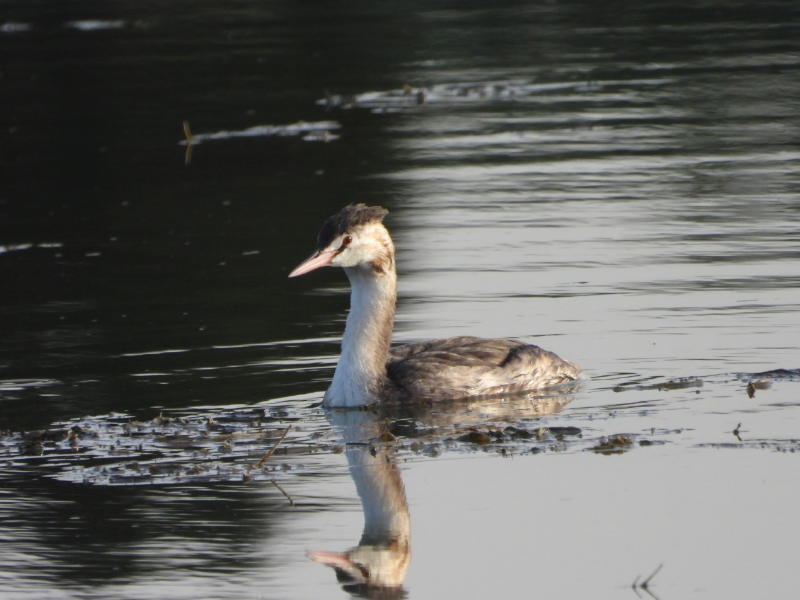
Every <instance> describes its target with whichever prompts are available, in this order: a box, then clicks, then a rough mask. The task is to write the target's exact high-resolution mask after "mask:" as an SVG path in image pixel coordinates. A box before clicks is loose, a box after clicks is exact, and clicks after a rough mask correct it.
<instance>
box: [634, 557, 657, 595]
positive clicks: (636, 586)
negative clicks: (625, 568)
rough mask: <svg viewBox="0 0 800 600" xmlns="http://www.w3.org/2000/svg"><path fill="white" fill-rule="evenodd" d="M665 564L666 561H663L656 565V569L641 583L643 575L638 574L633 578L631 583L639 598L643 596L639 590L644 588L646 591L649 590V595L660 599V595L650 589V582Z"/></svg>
mask: <svg viewBox="0 0 800 600" xmlns="http://www.w3.org/2000/svg"><path fill="white" fill-rule="evenodd" d="M663 566H664V563H661V564H660V565H658V567H656V570H655V571H653V572H652V573H651V574H650V577H648V578H647V579H645V580H644V581H642V582H641V583H639V579H641V575H637V576H636V579H634V580H633V584H631V589H632V590H633V591H634V592H635V593H636V595H637V596H638V597H639V598H641V597H642V596H641V594H639V590H644V591H645V592H647V594H648V595H649V596H651V597H653V598H655V599H656V600H658V597H657V596H656V595H655V594H654V593H653V592H651V591H650V582H651V581H652V579H653V577H655V576H656V575H657V574H658V572H659V571H660V570H661V568H662V567H663Z"/></svg>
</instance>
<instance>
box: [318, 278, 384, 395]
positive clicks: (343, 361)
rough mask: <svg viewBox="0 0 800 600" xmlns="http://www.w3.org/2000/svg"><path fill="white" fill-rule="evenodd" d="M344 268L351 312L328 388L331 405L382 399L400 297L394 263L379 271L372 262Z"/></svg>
mask: <svg viewBox="0 0 800 600" xmlns="http://www.w3.org/2000/svg"><path fill="white" fill-rule="evenodd" d="M344 270H345V273H347V277H348V278H349V279H350V286H351V287H352V292H351V295H350V314H348V315H347V325H346V326H345V330H344V336H343V338H342V354H341V356H340V357H339V362H338V364H337V365H336V372H335V373H334V375H333V381H332V382H331V386H330V388H328V391H327V392H325V399H324V404H325V406H327V407H330V408H350V407H359V406H369V405H370V404H374V403H375V402H377V401H378V400H379V399H380V392H381V390H382V389H383V388H384V386H385V384H386V358H387V356H388V354H389V343H390V341H391V337H392V326H393V325H394V308H395V301H396V300H397V276H396V274H395V270H394V265H392V268H390V269H387V270H385V271H380V272H376V271H375V270H374V269H373V267H372V265H369V264H362V265H358V266H355V267H345V269H344Z"/></svg>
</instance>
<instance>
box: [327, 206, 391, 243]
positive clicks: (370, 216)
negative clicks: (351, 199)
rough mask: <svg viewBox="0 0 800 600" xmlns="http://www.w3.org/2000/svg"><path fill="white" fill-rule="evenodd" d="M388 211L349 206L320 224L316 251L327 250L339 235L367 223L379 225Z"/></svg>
mask: <svg viewBox="0 0 800 600" xmlns="http://www.w3.org/2000/svg"><path fill="white" fill-rule="evenodd" d="M388 214H389V211H388V210H386V209H385V208H383V207H382V206H367V205H366V204H350V205H349V206H345V207H344V208H343V209H342V210H340V211H339V212H337V213H336V214H335V215H333V216H332V217H330V218H329V219H328V220H327V221H325V223H323V224H322V229H320V230H319V235H318V236H317V250H318V251H319V250H322V249H324V248H327V247H328V245H329V244H330V243H331V242H332V241H333V240H335V239H336V238H337V237H339V236H340V235H343V234H345V233H347V232H348V231H353V230H354V229H355V228H357V227H361V226H362V225H366V224H367V223H380V222H381V221H383V218H384V217H385V216H386V215H388Z"/></svg>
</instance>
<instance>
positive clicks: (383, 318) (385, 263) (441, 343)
mask: <svg viewBox="0 0 800 600" xmlns="http://www.w3.org/2000/svg"><path fill="white" fill-rule="evenodd" d="M387 212H388V211H387V210H386V209H384V208H381V207H379V206H365V205H363V204H356V205H351V206H346V207H345V208H343V209H342V210H340V211H339V212H338V213H336V214H335V215H333V216H332V217H331V218H329V219H328V220H327V221H325V223H324V224H323V226H322V229H321V230H320V232H319V236H318V238H317V248H316V250H315V251H314V254H312V255H311V257H309V258H308V259H307V260H306V261H305V262H303V263H302V264H300V265H299V266H298V267H297V268H296V269H295V270H294V271H292V272H291V273H290V274H289V277H295V276H297V275H302V274H304V273H308V272H309V271H313V270H314V269H316V268H318V267H324V266H327V265H331V266H338V267H344V270H345V273H346V274H347V277H348V278H349V279H350V285H351V287H352V295H351V299H350V314H349V315H348V317H347V325H346V327H345V331H344V337H343V339H342V354H341V357H340V359H339V363H338V365H337V366H336V372H335V373H334V376H333V381H332V382H331V386H330V388H328V391H327V392H326V393H325V405H326V406H328V407H332V408H341V407H354V406H367V405H370V404H374V403H375V402H378V401H419V400H426V401H427V400H442V399H454V398H465V397H474V396H491V395H508V394H514V393H520V392H525V391H530V390H537V389H542V388H547V387H552V386H555V385H559V384H564V383H568V382H571V381H574V380H576V379H577V378H578V377H579V375H580V369H579V368H578V367H577V366H576V365H575V364H573V363H571V362H569V361H567V360H563V359H561V358H559V357H558V356H556V355H555V354H553V353H552V352H548V351H546V350H542V349H541V348H539V347H538V346H533V345H530V344H526V343H524V342H520V341H518V340H512V339H483V338H475V337H455V338H447V339H437V340H430V341H428V342H423V343H419V344H412V345H408V346H400V347H398V348H394V349H393V350H391V352H390V350H389V343H390V339H391V336H392V326H393V324H394V311H395V302H396V300H397V274H396V271H395V264H394V244H393V243H392V239H391V238H390V237H389V232H388V231H386V228H385V227H384V226H383V224H382V223H381V221H382V220H383V218H384V216H386V214H387Z"/></svg>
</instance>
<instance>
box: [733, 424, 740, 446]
mask: <svg viewBox="0 0 800 600" xmlns="http://www.w3.org/2000/svg"><path fill="white" fill-rule="evenodd" d="M741 426H742V424H741V423H739V424H738V425H737V426H736V429H734V430H733V431H731V433H732V434H733V435H735V436H736V439H737V440H739V441H740V442H741V441H742V438H740V437H739V428H740V427H741Z"/></svg>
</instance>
